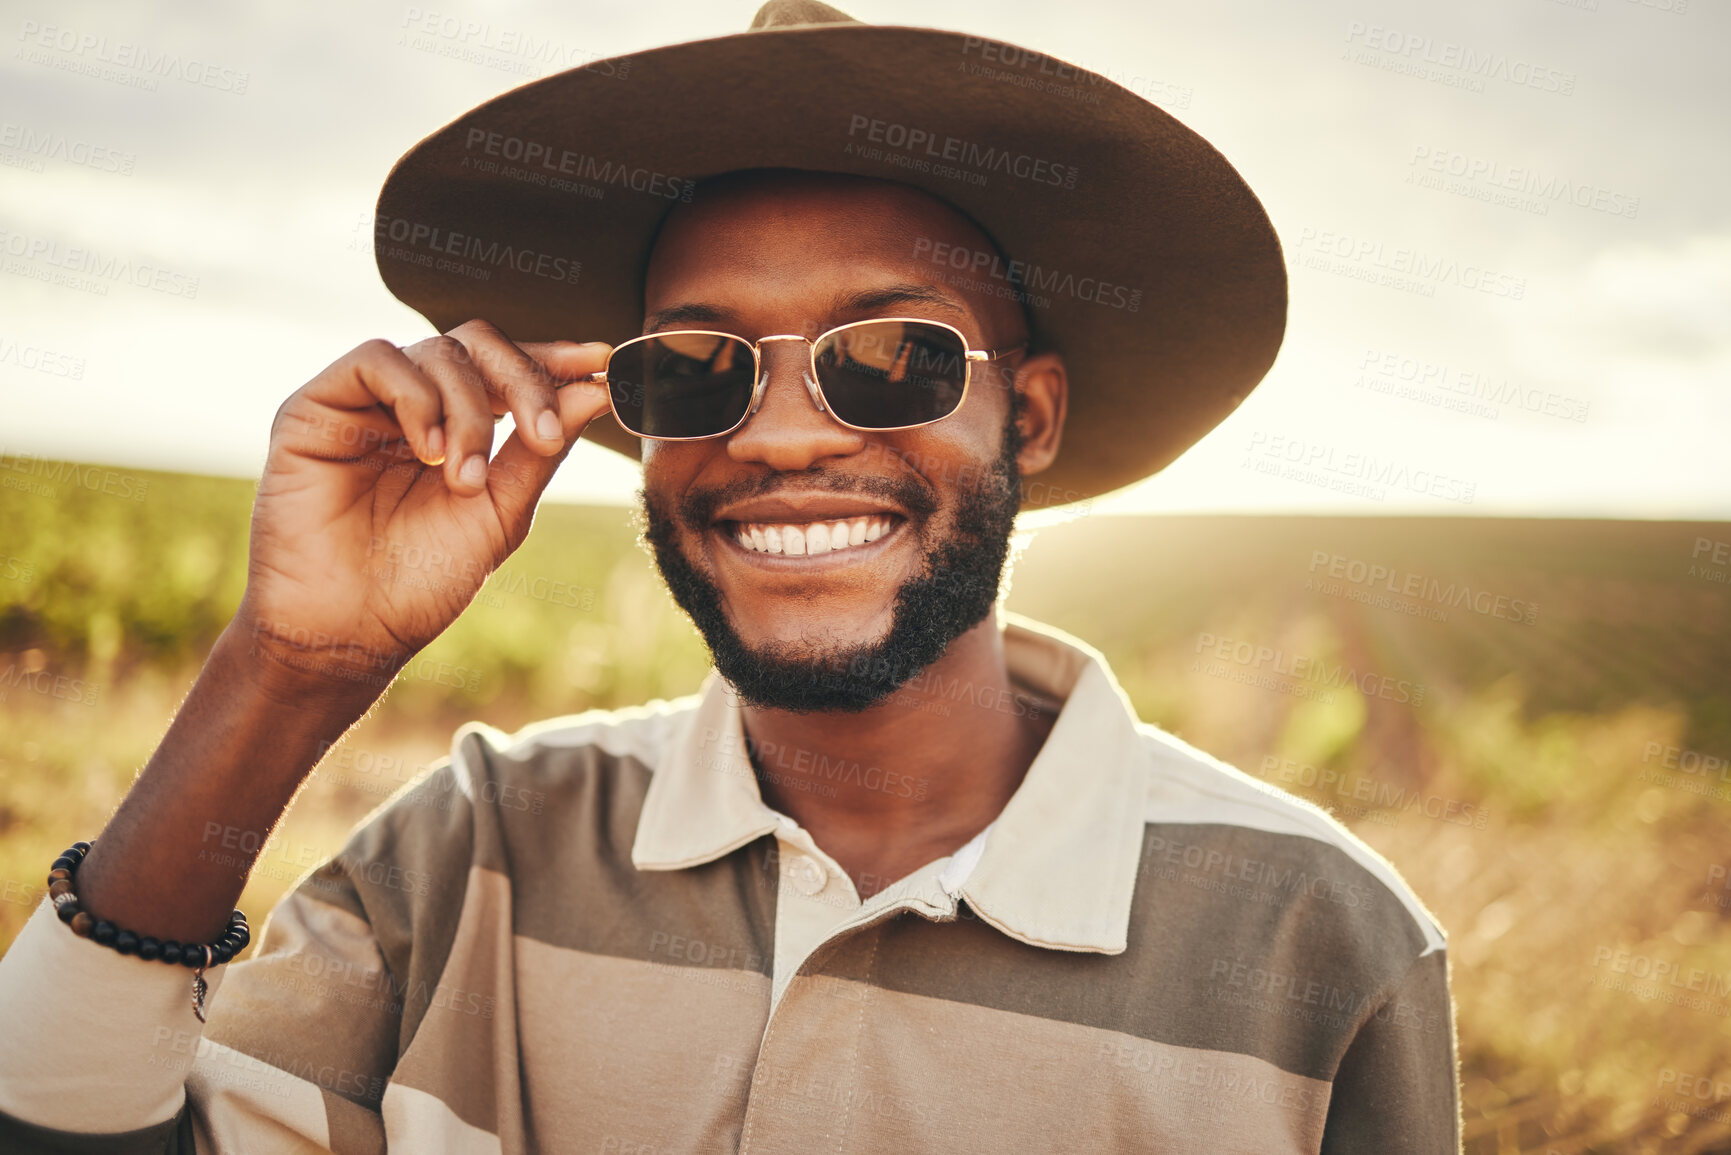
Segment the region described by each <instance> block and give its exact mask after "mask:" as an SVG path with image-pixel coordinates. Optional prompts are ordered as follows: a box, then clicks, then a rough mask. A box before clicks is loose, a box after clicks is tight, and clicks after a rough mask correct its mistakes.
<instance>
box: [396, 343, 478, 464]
mask: <svg viewBox="0 0 1731 1155" xmlns="http://www.w3.org/2000/svg"><path fill="white" fill-rule="evenodd" d="M403 352H404V355H405V356H407V357H409V358H410V359H411V360H413V361H414V362H415V364H416V365H417V366H418V367H419V368H420V370H421V372H422V373H424V374H425V375H426V376H427V377H428V378H429V379H430V380H431V381H432V382H433V384H434V385H436V386H437V387H438V390H439V396H440V398H441V399H442V400H443V402H444V408H445V427H444V428H445V443H446V446H447V449H446V457H445V484H446V485H447V486H449V487H450V489H451V490H452V491H453V492H455V493H462V494H475V493H479V492H480V491H481V490H482V489H484V488H486V485H487V458H488V457H489V456H490V455H491V454H492V450H493V411H492V407H491V405H490V404H489V402H488V398H487V384H486V379H485V376H484V375H483V373H482V371H481V369H480V368H479V367H478V366H476V365H475V364H474V363H473V362H472V361H471V360H470V357H469V351H468V349H467V348H466V347H465V346H464V344H463V343H462V342H461V341H459V340H457V339H456V338H455V337H451V336H449V335H441V336H438V337H429V338H428V339H427V340H425V341H421V342H418V343H416V344H414V345H411V346H410V347H409V348H407V349H405V350H404V351H403Z"/></svg>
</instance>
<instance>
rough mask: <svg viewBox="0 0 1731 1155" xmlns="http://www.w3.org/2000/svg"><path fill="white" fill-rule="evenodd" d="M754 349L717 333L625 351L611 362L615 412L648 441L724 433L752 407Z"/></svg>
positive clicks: (671, 336) (669, 338) (660, 339)
mask: <svg viewBox="0 0 1731 1155" xmlns="http://www.w3.org/2000/svg"><path fill="white" fill-rule="evenodd" d="M752 370H753V362H752V357H751V346H750V345H748V344H746V343H745V342H744V341H742V340H740V339H739V338H738V337H724V336H722V335H720V334H717V333H664V334H661V335H659V336H656V337H651V338H649V339H647V340H643V341H637V342H635V343H632V344H627V345H621V346H620V347H619V348H618V349H616V350H614V352H613V357H612V359H611V360H609V361H608V362H607V387H608V389H609V391H611V393H612V394H613V410H614V412H615V413H617V414H618V416H619V421H620V423H621V424H622V425H624V426H625V428H627V429H629V430H630V431H631V432H633V433H637V434H641V435H643V436H646V437H712V436H714V435H715V434H717V433H725V432H727V431H728V430H729V429H731V428H733V427H734V426H735V425H737V424H739V419H740V418H742V417H744V416H745V410H746V408H747V407H748V406H749V405H750V404H751V386H752V383H753V382H752Z"/></svg>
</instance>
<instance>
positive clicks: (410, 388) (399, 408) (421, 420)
mask: <svg viewBox="0 0 1731 1155" xmlns="http://www.w3.org/2000/svg"><path fill="white" fill-rule="evenodd" d="M606 357H607V347H606V345H604V344H600V343H595V344H589V345H578V344H575V343H572V342H553V343H547V344H528V343H525V344H521V345H519V344H514V343H513V342H512V341H510V340H509V339H508V338H507V337H506V336H505V335H504V334H503V333H501V332H499V330H497V329H495V328H494V327H493V326H491V325H489V324H487V323H486V322H483V321H471V322H469V323H468V324H465V325H461V326H459V327H458V328H456V329H453V330H451V331H450V332H449V333H447V334H444V335H442V336H438V337H432V338H429V339H427V340H425V341H422V342H420V343H419V344H416V345H411V346H409V347H407V348H404V349H398V348H397V347H396V346H394V345H391V344H389V343H387V342H384V341H369V342H368V343H366V344H364V345H362V346H360V347H359V348H357V349H355V350H353V351H352V352H350V353H348V354H347V355H346V356H344V357H342V358H341V359H340V360H338V361H337V362H336V363H335V364H333V365H331V366H330V367H329V368H328V369H326V370H325V371H324V372H322V373H320V374H319V375H318V376H317V377H315V378H313V380H311V381H310V382H308V383H307V384H306V385H305V386H303V387H302V388H301V389H299V390H297V391H296V392H295V394H294V395H293V396H291V397H290V398H289V399H288V400H287V401H286V402H284V404H283V406H282V408H281V409H279V410H278V411H277V416H276V421H275V423H274V424H273V426H272V428H271V439H270V451H269V455H268V457H267V460H266V462H265V469H264V475H263V477H262V478H261V479H260V481H259V487H258V498H257V500H256V502H255V503H254V506H253V521H252V546H251V556H250V560H249V565H248V573H247V590H246V595H245V597H244V599H243V600H242V603H241V608H240V612H239V614H238V615H237V619H236V623H235V625H236V626H237V627H239V628H240V629H242V630H245V631H248V632H249V633H250V635H251V639H252V649H253V650H254V651H255V656H262V657H264V658H266V659H268V660H271V661H272V662H273V663H275V664H279V665H283V666H287V667H289V668H291V669H292V670H294V671H297V672H299V673H300V674H303V675H305V676H306V677H307V678H308V679H309V680H310V681H311V682H313V683H321V682H324V683H348V684H350V685H349V688H350V689H355V690H362V692H364V690H363V688H364V687H370V688H371V693H372V694H373V695H375V696H376V694H377V693H378V692H379V691H380V690H383V688H384V687H385V685H387V684H388V683H389V681H390V679H391V677H393V676H394V675H395V673H396V672H397V670H398V669H399V668H401V666H402V664H403V663H405V662H407V661H408V660H409V658H410V657H412V656H413V655H414V653H415V652H416V651H417V650H419V649H420V648H421V647H423V646H425V645H426V644H427V643H428V642H430V641H432V640H433V639H434V638H435V637H437V636H438V635H439V634H440V633H441V632H442V631H443V630H444V629H445V627H446V626H448V625H450V624H451V622H453V621H454V620H456V618H457V615H458V614H460V613H462V611H463V609H464V607H466V606H467V605H468V604H469V602H470V600H471V599H472V598H473V597H474V595H475V593H476V591H477V590H479V589H480V587H481V584H482V583H483V582H484V581H485V580H486V578H487V575H488V574H489V573H491V572H492V571H493V570H494V569H495V568H496V567H497V566H498V565H499V563H500V562H502V561H504V560H505V558H506V557H508V556H509V555H510V553H511V551H512V550H514V549H516V548H517V546H518V545H519V544H521V543H522V541H523V538H524V536H525V535H526V534H527V533H528V532H529V524H530V520H531V518H532V516H533V514H534V509H535V504H536V502H537V501H538V500H539V498H540V496H541V492H542V491H543V490H544V489H545V488H546V486H547V482H548V481H549V480H551V478H552V476H553V472H554V470H555V469H557V468H558V465H559V462H560V461H562V460H563V459H564V456H565V454H566V453H567V452H569V450H570V447H571V445H572V444H573V443H574V442H575V440H576V438H577V436H578V435H579V434H580V433H581V432H582V431H583V428H584V426H586V425H587V424H588V423H589V422H590V421H591V420H592V419H594V418H595V417H597V416H599V415H600V414H601V413H603V412H605V411H606V409H607V392H606V386H605V385H600V384H586V383H580V384H566V385H565V386H564V387H563V388H556V386H558V385H560V384H561V383H565V382H577V381H580V379H581V378H583V377H584V376H586V375H587V374H589V373H592V372H595V371H596V370H599V369H601V368H602V367H603V365H604V364H605V362H606ZM505 413H510V414H511V415H512V417H513V419H514V420H515V423H516V430H515V431H514V432H513V433H512V434H511V436H510V437H509V438H507V439H506V440H505V443H504V444H503V445H502V446H501V447H500V449H499V452H498V454H497V455H496V456H494V457H493V458H492V460H491V461H490V462H489V461H488V452H489V450H490V448H491V446H492V440H493V432H494V422H495V420H496V419H497V418H498V417H500V416H502V415H504V414H505ZM332 688H336V686H335V685H333V687H332Z"/></svg>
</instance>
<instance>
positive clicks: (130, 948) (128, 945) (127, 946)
mask: <svg viewBox="0 0 1731 1155" xmlns="http://www.w3.org/2000/svg"><path fill="white" fill-rule="evenodd" d="M114 949H115V950H117V951H119V952H120V953H121V954H132V953H133V952H135V951H137V950H138V936H137V935H135V934H133V933H132V932H131V931H129V930H123V931H121V932H120V933H118V934H116V935H115V936H114Z"/></svg>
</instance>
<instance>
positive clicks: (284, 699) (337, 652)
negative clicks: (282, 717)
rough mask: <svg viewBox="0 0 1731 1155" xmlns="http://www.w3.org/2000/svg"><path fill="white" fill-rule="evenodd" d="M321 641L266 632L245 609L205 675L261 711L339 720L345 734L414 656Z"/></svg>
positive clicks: (222, 638)
mask: <svg viewBox="0 0 1731 1155" xmlns="http://www.w3.org/2000/svg"><path fill="white" fill-rule="evenodd" d="M318 641H319V644H313V643H312V642H310V641H307V640H304V639H303V638H299V637H297V636H296V635H295V634H292V633H289V632H287V631H273V630H271V629H268V628H266V626H265V625H264V624H263V623H262V622H257V621H254V620H252V619H251V617H250V615H247V614H246V612H245V606H244V605H243V606H242V610H241V612H240V613H237V614H236V615H235V618H234V620H233V621H231V622H230V623H229V625H228V628H227V629H225V630H223V632H222V634H221V635H220V636H219V637H218V638H217V641H216V645H215V646H213V647H212V648H211V653H210V658H209V660H208V662H207V669H210V670H212V671H213V672H214V673H216V674H218V675H219V676H220V677H221V678H222V680H223V684H224V685H225V686H232V687H233V688H235V689H237V690H239V691H241V692H242V693H244V694H247V695H248V696H250V697H252V698H255V699H256V701H257V704H258V706H259V707H260V708H262V709H265V710H290V711H292V712H293V713H294V714H296V715H297V716H300V717H303V718H306V717H308V716H321V715H322V716H329V717H331V718H333V719H339V718H340V719H342V723H341V728H343V729H346V728H347V726H348V724H349V723H351V722H353V721H354V720H355V719H356V718H359V717H360V716H361V715H362V714H364V713H366V711H367V709H368V708H369V707H370V706H371V705H372V704H373V703H374V702H376V701H377V700H378V699H379V697H380V696H381V695H382V694H383V693H384V692H385V690H387V689H388V688H390V684H391V682H392V680H393V679H394V678H395V677H396V675H397V672H398V671H399V670H400V669H402V667H403V666H404V665H405V664H406V663H407V661H408V659H409V658H410V657H411V656H412V655H410V654H407V653H402V654H399V653H397V652H395V651H380V650H374V649H368V648H366V647H363V646H360V645H358V644H352V645H343V644H333V643H330V642H327V641H325V640H323V639H322V638H321V639H318Z"/></svg>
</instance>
